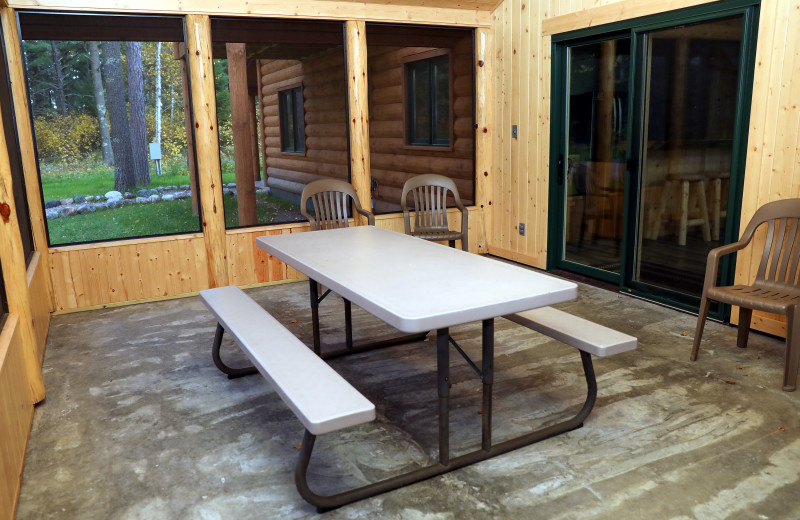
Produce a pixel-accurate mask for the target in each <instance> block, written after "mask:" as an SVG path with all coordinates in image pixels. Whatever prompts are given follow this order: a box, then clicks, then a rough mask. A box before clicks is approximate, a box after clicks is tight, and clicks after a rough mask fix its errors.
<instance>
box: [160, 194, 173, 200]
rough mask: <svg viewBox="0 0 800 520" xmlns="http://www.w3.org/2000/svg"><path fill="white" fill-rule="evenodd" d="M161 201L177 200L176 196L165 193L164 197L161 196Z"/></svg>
mask: <svg viewBox="0 0 800 520" xmlns="http://www.w3.org/2000/svg"><path fill="white" fill-rule="evenodd" d="M161 200H175V194H174V193H165V194H164V195H162V196H161Z"/></svg>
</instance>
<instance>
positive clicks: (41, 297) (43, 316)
mask: <svg viewBox="0 0 800 520" xmlns="http://www.w3.org/2000/svg"><path fill="white" fill-rule="evenodd" d="M28 290H29V291H30V294H31V316H32V317H33V331H34V334H36V358H37V359H38V360H39V364H40V365H41V363H42V360H43V359H44V346H45V343H46V342H47V331H48V330H49V329H50V305H51V301H52V298H51V296H50V273H49V272H48V269H47V256H43V255H42V254H40V253H39V252H38V251H37V252H36V253H34V254H33V258H32V259H31V262H30V264H28Z"/></svg>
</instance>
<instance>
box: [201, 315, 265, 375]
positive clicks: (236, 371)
mask: <svg viewBox="0 0 800 520" xmlns="http://www.w3.org/2000/svg"><path fill="white" fill-rule="evenodd" d="M224 333H225V328H223V326H222V325H220V324H219V323H217V332H216V334H214V345H213V346H212V347H211V357H212V358H213V359H214V364H215V365H217V368H218V369H220V371H221V372H222V373H223V374H227V375H228V379H236V378H237V377H242V376H249V375H250V374H255V373H257V372H258V369H257V368H256V367H253V366H250V367H244V368H233V367H229V366H228V365H226V364H225V363H223V362H222V358H221V357H220V355H219V348H220V346H221V345H222V335H223V334H224Z"/></svg>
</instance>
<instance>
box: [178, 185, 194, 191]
mask: <svg viewBox="0 0 800 520" xmlns="http://www.w3.org/2000/svg"><path fill="white" fill-rule="evenodd" d="M181 189H182V190H190V189H192V187H191V186H189V185H188V184H181Z"/></svg>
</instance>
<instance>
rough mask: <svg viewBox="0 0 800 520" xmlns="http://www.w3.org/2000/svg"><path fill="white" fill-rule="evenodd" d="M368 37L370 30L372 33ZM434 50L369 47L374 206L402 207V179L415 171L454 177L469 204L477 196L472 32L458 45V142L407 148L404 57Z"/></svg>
mask: <svg viewBox="0 0 800 520" xmlns="http://www.w3.org/2000/svg"><path fill="white" fill-rule="evenodd" d="M367 39H368V40H369V35H367ZM429 50H432V49H431V48H418V47H379V46H369V47H368V56H369V58H368V60H369V64H368V67H369V87H370V107H369V110H370V135H369V148H370V164H371V173H372V178H373V179H375V180H376V181H377V191H376V192H374V193H373V194H372V197H373V203H374V207H375V211H378V212H386V211H400V206H399V201H400V195H401V194H402V191H403V184H404V183H405V182H406V181H407V180H408V179H409V178H411V177H413V176H414V175H420V174H423V173H438V174H440V175H445V176H448V177H450V178H452V179H453V180H454V181H455V183H456V187H457V188H458V192H459V195H460V196H461V199H462V201H463V202H464V204H465V205H469V204H472V203H473V201H474V189H473V179H474V170H475V168H474V163H473V160H472V152H473V142H474V139H473V135H474V129H473V117H472V111H473V106H474V102H473V99H472V83H473V81H472V78H473V73H472V37H467V38H463V39H461V40H459V42H458V43H457V44H456V45H455V47H454V48H453V57H452V67H453V71H452V78H453V82H452V88H453V123H452V124H453V147H452V150H447V151H435V150H430V149H429V148H426V149H419V148H414V147H407V146H406V144H405V129H404V118H403V115H404V111H405V107H404V104H403V97H404V94H403V74H404V61H403V59H404V58H407V57H409V56H413V55H414V54H418V53H420V52H426V51H429Z"/></svg>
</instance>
